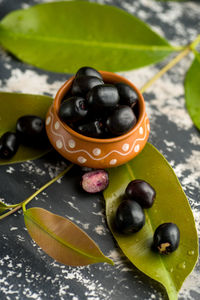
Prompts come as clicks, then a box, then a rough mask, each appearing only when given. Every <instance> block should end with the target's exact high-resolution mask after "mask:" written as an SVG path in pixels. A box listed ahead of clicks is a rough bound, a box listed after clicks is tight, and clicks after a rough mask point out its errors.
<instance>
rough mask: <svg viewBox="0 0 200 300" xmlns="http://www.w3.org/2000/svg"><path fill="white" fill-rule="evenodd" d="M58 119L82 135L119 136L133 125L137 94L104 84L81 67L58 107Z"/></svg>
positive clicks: (124, 87) (94, 72)
mask: <svg viewBox="0 0 200 300" xmlns="http://www.w3.org/2000/svg"><path fill="white" fill-rule="evenodd" d="M59 117H60V119H61V120H62V121H63V122H65V123H66V124H67V125H68V126H70V127H71V128H72V129H74V130H75V131H77V132H78V133H80V134H82V135H85V136H89V137H93V138H112V137H116V136H120V135H123V134H125V133H126V132H128V131H129V130H131V129H132V128H133V127H134V126H135V124H136V122H137V117H138V95H137V93H136V92H135V90H134V89H133V88H132V87H130V86H129V85H127V84H125V83H122V82H120V83H116V84H110V83H104V81H103V78H102V76H101V74H100V73H99V72H98V71H97V70H95V69H93V68H91V67H82V68H80V69H79V70H78V71H77V73H76V75H75V78H74V81H73V83H72V87H71V89H70V91H69V92H68V94H67V95H66V97H64V99H63V101H62V103H61V105H60V108H59Z"/></svg>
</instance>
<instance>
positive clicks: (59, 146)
mask: <svg viewBox="0 0 200 300" xmlns="http://www.w3.org/2000/svg"><path fill="white" fill-rule="evenodd" d="M56 147H57V148H58V149H61V148H62V147H63V143H62V141H61V140H57V141H56Z"/></svg>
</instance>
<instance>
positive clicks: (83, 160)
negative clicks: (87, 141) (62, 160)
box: [77, 156, 87, 164]
mask: <svg viewBox="0 0 200 300" xmlns="http://www.w3.org/2000/svg"><path fill="white" fill-rule="evenodd" d="M77 161H78V162H79V163H81V164H84V163H85V162H86V161H87V159H86V158H85V157H83V156H79V157H78V158H77Z"/></svg>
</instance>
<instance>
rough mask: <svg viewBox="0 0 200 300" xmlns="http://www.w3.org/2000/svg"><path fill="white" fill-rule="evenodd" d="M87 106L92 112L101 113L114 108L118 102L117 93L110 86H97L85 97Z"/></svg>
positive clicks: (113, 87) (112, 86) (115, 89)
mask: <svg viewBox="0 0 200 300" xmlns="http://www.w3.org/2000/svg"><path fill="white" fill-rule="evenodd" d="M87 100H88V104H89V105H90V106H92V108H93V110H97V111H101V112H102V111H103V110H104V109H110V108H114V107H115V106H116V105H117V104H118V102H119V93H118V90H117V88H116V87H115V86H114V85H112V84H104V85H97V86H95V87H94V88H93V89H91V90H90V92H89V93H88V95H87Z"/></svg>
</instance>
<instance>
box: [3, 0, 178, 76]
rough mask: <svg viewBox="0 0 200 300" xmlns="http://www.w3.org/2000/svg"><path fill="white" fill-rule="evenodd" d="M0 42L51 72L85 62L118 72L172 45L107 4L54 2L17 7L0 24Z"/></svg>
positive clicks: (151, 58) (72, 68) (68, 69)
mask: <svg viewBox="0 0 200 300" xmlns="http://www.w3.org/2000/svg"><path fill="white" fill-rule="evenodd" d="M0 44H1V45H2V46H3V47H5V48H6V49H8V50H9V51H11V52H12V53H14V54H15V55H16V56H17V57H18V58H20V59H21V60H23V61H25V62H28V63H30V64H33V65H35V66H37V67H39V68H43V69H46V70H50V71H55V72H68V73H71V72H76V71H77V69H78V68H79V67H82V66H83V65H89V66H92V67H95V68H97V69H98V70H99V69H100V70H108V71H120V70H128V69H133V68H138V67H142V66H145V65H148V64H151V63H155V62H157V61H160V60H162V59H163V58H164V57H166V56H167V55H168V54H169V53H171V52H172V51H174V48H173V47H172V46H170V45H169V43H168V42H167V41H166V40H164V39H163V38H161V37H160V36H159V35H157V34H156V33H155V32H153V31H152V30H151V29H150V28H149V27H148V26H147V25H146V24H145V23H143V22H142V21H140V20H139V19H137V18H136V17H134V16H132V15H130V14H128V13H127V12H125V11H123V10H120V9H118V8H116V7H113V6H110V5H100V4H97V3H90V2H85V1H69V2H53V3H45V4H39V5H36V6H33V7H31V8H29V9H26V10H18V11H14V12H12V13H10V14H9V15H7V16H6V17H5V18H4V19H3V20H2V21H1V23H0Z"/></svg>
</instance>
